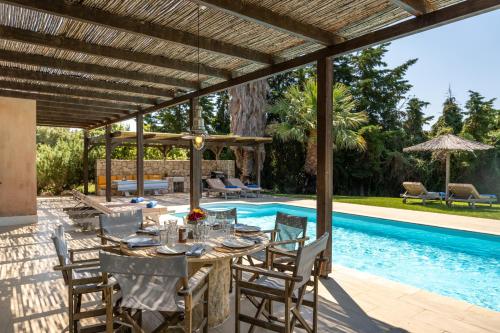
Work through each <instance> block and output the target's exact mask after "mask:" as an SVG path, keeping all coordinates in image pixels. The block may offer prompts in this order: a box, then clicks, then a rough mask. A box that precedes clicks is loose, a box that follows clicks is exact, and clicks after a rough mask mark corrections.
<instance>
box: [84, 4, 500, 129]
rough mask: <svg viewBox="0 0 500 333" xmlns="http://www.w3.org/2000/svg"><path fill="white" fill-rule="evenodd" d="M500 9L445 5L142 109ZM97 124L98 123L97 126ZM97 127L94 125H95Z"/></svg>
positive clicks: (161, 106) (175, 102)
mask: <svg viewBox="0 0 500 333" xmlns="http://www.w3.org/2000/svg"><path fill="white" fill-rule="evenodd" d="M498 8H500V1H499V0H465V1H463V2H460V3H458V4H455V5H451V6H448V7H445V8H443V9H439V10H436V11H433V12H430V13H427V14H424V15H421V16H417V17H415V18H412V19H409V20H406V21H403V22H401V23H397V24H394V25H391V26H389V27H386V28H383V29H379V30H376V31H374V32H371V33H367V34H366V35H363V36H360V37H357V38H353V39H350V40H347V41H345V42H342V43H340V44H336V45H332V46H328V47H326V48H323V49H321V50H318V51H315V52H311V53H309V54H306V55H303V56H300V57H297V58H294V59H290V60H287V61H284V62H280V63H277V64H275V65H272V66H268V67H266V68H263V69H260V70H256V71H254V72H252V73H248V74H245V75H242V76H239V77H236V78H234V79H231V80H228V81H225V82H222V83H219V84H214V85H212V86H209V87H206V88H203V89H200V90H198V91H195V92H192V93H188V94H184V95H182V96H178V97H175V98H173V99H171V100H170V101H167V102H163V103H159V104H158V105H155V106H152V107H149V108H147V109H144V110H141V111H140V112H142V113H143V114H147V113H151V112H155V111H157V110H160V109H164V108H168V107H171V106H175V105H179V104H182V103H186V102H187V101H189V100H190V99H191V98H194V97H197V96H205V95H208V94H212V93H216V92H219V91H222V90H226V89H228V88H230V87H235V86H238V85H241V84H245V83H248V82H252V81H256V80H261V79H264V78H267V77H269V76H272V75H275V74H278V73H283V72H286V71H289V70H291V69H293V68H297V67H301V66H305V65H307V64H310V63H312V62H315V61H317V60H319V59H322V58H325V57H338V56H341V55H344V54H347V53H350V52H354V51H357V50H361V49H364V48H367V47H370V46H373V45H377V44H380V43H385V42H389V41H392V40H394V39H397V38H401V37H405V36H409V35H412V34H415V33H418V32H422V31H425V30H428V29H431V28H434V27H438V26H441V25H444V24H447V23H451V22H455V21H458V20H462V19H465V18H467V17H471V16H475V15H479V14H481V13H485V12H488V11H492V10H495V9H498ZM133 117H135V114H131V115H130V116H126V117H123V118H121V119H120V121H122V120H126V119H131V118H133ZM95 127H97V126H95ZM93 128H94V127H93Z"/></svg>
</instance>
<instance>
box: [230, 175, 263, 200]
mask: <svg viewBox="0 0 500 333" xmlns="http://www.w3.org/2000/svg"><path fill="white" fill-rule="evenodd" d="M226 183H227V184H229V185H232V186H238V187H239V188H241V190H242V191H243V193H244V194H245V196H248V194H249V193H252V194H254V195H255V197H256V198H258V197H259V196H260V191H261V190H262V188H261V187H260V186H256V187H253V186H247V185H245V184H243V182H242V181H241V180H240V179H239V178H228V179H226Z"/></svg>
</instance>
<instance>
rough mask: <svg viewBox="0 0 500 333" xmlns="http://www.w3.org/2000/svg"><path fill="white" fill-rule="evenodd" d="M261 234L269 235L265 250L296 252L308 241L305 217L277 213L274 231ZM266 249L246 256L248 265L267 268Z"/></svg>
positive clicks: (265, 231)
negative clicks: (276, 249)
mask: <svg viewBox="0 0 500 333" xmlns="http://www.w3.org/2000/svg"><path fill="white" fill-rule="evenodd" d="M262 232H263V233H267V234H270V237H269V239H270V241H269V244H268V247H267V249H269V248H271V247H274V248H278V249H281V250H285V251H296V250H297V249H298V248H299V247H301V246H303V245H304V243H305V242H306V241H307V240H308V238H307V237H306V232H307V217H303V216H295V215H289V214H285V213H282V212H277V213H276V221H275V224H274V229H271V230H263V231H262ZM267 249H266V250H262V251H259V252H256V253H253V254H250V255H248V256H247V260H248V262H249V263H250V265H252V266H256V267H269V264H268V261H269V259H268V256H269V252H268V250H267ZM285 260H286V261H288V262H290V261H291V260H289V257H283V258H282V261H285Z"/></svg>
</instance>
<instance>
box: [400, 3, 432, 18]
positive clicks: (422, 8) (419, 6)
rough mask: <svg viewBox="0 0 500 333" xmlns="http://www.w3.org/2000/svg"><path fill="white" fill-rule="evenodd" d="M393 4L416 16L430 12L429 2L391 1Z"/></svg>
mask: <svg viewBox="0 0 500 333" xmlns="http://www.w3.org/2000/svg"><path fill="white" fill-rule="evenodd" d="M391 2H392V3H393V4H395V5H396V6H398V7H400V8H401V9H403V10H405V11H407V12H408V13H410V14H412V15H414V16H420V15H423V14H425V13H428V12H430V6H429V3H428V1H427V0H391Z"/></svg>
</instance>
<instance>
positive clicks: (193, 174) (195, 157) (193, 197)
mask: <svg viewBox="0 0 500 333" xmlns="http://www.w3.org/2000/svg"><path fill="white" fill-rule="evenodd" d="M196 112H198V98H191V99H190V100H189V126H190V127H191V128H192V127H193V125H194V118H195V116H196ZM199 116H201V115H199ZM189 149H190V158H189V203H190V206H191V209H194V208H199V207H200V198H201V159H202V152H201V151H199V150H197V149H195V148H194V146H193V142H192V141H191V144H190V146H189Z"/></svg>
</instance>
